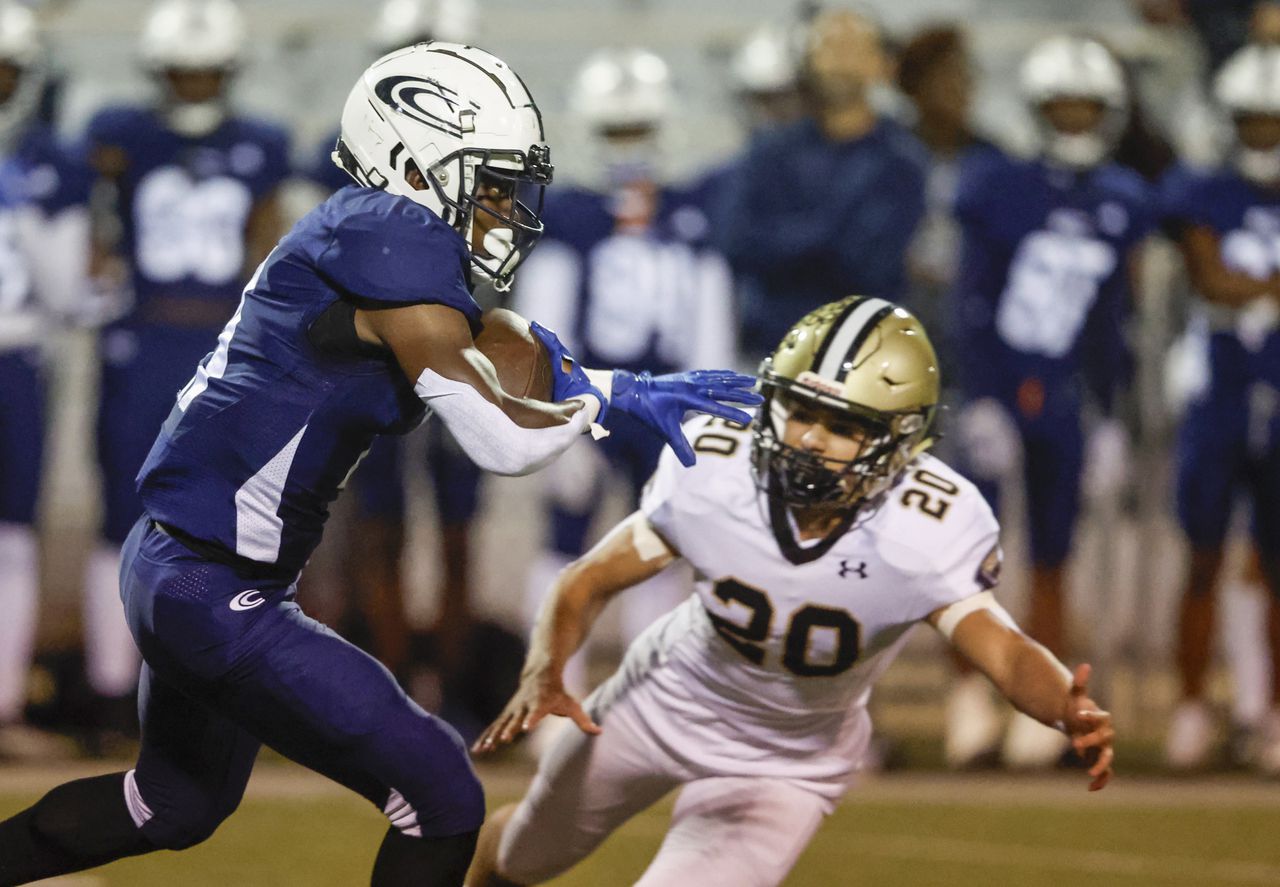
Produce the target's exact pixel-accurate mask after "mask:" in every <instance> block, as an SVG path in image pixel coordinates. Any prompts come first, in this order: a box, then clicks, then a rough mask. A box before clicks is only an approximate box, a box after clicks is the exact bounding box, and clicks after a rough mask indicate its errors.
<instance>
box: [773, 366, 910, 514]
mask: <svg viewBox="0 0 1280 887" xmlns="http://www.w3.org/2000/svg"><path fill="white" fill-rule="evenodd" d="M762 380H763V381H762V386H761V392H762V393H763V394H764V398H765V401H764V404H763V406H762V407H761V410H760V412H759V414H758V415H757V417H756V422H755V426H754V431H753V435H752V468H753V471H754V474H755V480H756V486H757V487H758V488H759V489H760V490H761V491H763V492H764V493H765V494H766V495H768V496H769V498H770V499H772V500H774V501H777V502H781V503H782V504H785V505H787V506H788V507H790V508H795V509H823V510H831V511H840V512H848V513H853V512H858V511H862V510H864V509H866V508H868V507H869V508H870V509H872V510H874V508H875V507H877V506H878V505H879V499H880V496H881V494H882V493H883V492H884V491H886V490H887V489H889V488H890V487H891V486H893V484H894V483H895V482H896V481H897V479H898V476H899V475H900V474H901V472H902V470H903V468H905V467H906V465H907V463H908V462H910V461H911V459H912V458H914V456H915V455H916V454H917V453H918V452H919V450H920V449H921V444H922V443H923V442H924V439H925V437H926V434H927V429H928V417H926V416H925V415H923V414H921V413H905V414H898V415H893V414H884V413H880V412H877V411H875V410H871V409H868V408H866V407H863V406H860V405H859V404H855V403H852V402H850V401H847V400H843V399H842V398H838V397H835V396H833V395H828V394H825V393H822V392H820V391H817V390H815V389H811V388H807V387H806V386H804V385H803V384H799V383H796V382H793V381H792V380H789V379H785V378H783V377H780V376H777V375H776V374H773V373H771V372H770V371H769V370H768V369H767V368H766V369H765V370H764V372H763V373H762ZM789 419H791V420H797V421H801V422H803V423H805V424H813V423H821V424H823V425H824V426H825V427H826V429H827V432H828V433H829V434H832V435H835V436H837V437H841V438H846V439H848V440H851V441H856V442H857V449H856V452H855V455H853V456H852V457H850V458H848V459H835V458H831V457H830V456H827V455H819V454H818V453H815V452H813V451H811V450H807V449H804V448H802V447H798V446H794V445H791V444H788V443H786V441H785V437H786V423H787V421H788V420H789Z"/></svg>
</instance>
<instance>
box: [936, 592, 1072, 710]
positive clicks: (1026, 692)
mask: <svg viewBox="0 0 1280 887" xmlns="http://www.w3.org/2000/svg"><path fill="white" fill-rule="evenodd" d="M951 643H952V644H953V645H954V646H955V648H956V649H957V650H958V651H959V652H960V654H961V655H962V656H964V657H965V658H966V659H968V660H969V661H970V662H972V663H973V665H974V667H976V668H977V669H978V670H979V671H981V672H982V673H983V674H985V675H986V676H987V677H988V678H989V679H990V680H991V683H993V684H994V685H995V686H996V689H997V690H999V691H1000V692H1001V693H1002V694H1003V695H1004V696H1005V698H1007V699H1008V700H1009V701H1010V702H1011V703H1013V705H1014V707H1015V708H1017V709H1018V710H1019V711H1021V712H1024V713H1026V714H1027V715H1030V716H1031V717H1033V718H1035V719H1036V720H1038V721H1040V722H1041V723H1043V724H1054V723H1056V722H1058V721H1060V720H1061V719H1062V710H1063V706H1064V705H1065V704H1066V700H1067V691H1068V690H1069V689H1070V688H1071V673H1070V672H1069V671H1067V669H1066V667H1065V666H1064V665H1062V663H1060V662H1059V661H1058V660H1057V659H1056V658H1055V657H1054V656H1053V654H1052V653H1050V652H1049V651H1048V650H1046V649H1045V648H1044V647H1042V646H1041V645H1040V644H1038V643H1036V642H1035V641H1034V640H1032V639H1031V638H1029V637H1027V636H1026V635H1025V634H1023V633H1022V632H1020V631H1018V630H1017V629H1015V628H1011V627H1009V626H1008V625H1005V624H1003V623H1002V622H1000V621H999V620H998V619H995V618H993V617H992V616H991V615H990V614H988V613H985V612H981V611H980V612H977V613H972V614H970V615H969V616H966V617H965V618H964V619H963V620H962V621H961V622H960V624H959V625H957V626H956V630H955V634H954V635H953V636H952V638H951Z"/></svg>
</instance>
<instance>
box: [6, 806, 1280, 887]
mask: <svg viewBox="0 0 1280 887" xmlns="http://www.w3.org/2000/svg"><path fill="white" fill-rule="evenodd" d="M30 800H32V799H31V798H30V797H27V796H14V795H0V816H3V815H7V813H9V812H11V811H13V810H16V809H18V808H19V807H20V806H22V805H24V804H26V803H29V802H30ZM503 800H505V799H502V798H495V799H493V800H492V801H491V804H492V805H493V806H496V805H497V804H499V803H501V802H502V801H503ZM668 812H669V806H667V805H662V806H660V807H659V808H655V810H653V811H650V812H648V813H646V814H643V815H641V816H640V817H638V818H637V819H636V820H634V821H633V822H631V823H630V824H628V826H627V827H626V828H625V829H623V830H622V831H621V832H619V833H618V834H617V835H615V836H614V837H613V838H612V839H611V840H610V841H609V842H607V843H606V844H605V845H604V846H603V847H602V848H601V849H600V850H599V851H598V852H597V853H596V854H595V855H594V856H593V857H592V858H590V859H588V860H587V861H586V862H585V863H583V864H582V865H581V866H579V867H578V868H577V869H576V870H575V871H573V872H571V873H570V874H569V875H567V876H565V877H564V878H561V879H560V880H558V881H556V882H555V883H556V884H557V885H560V887H608V885H613V884H630V883H632V881H634V879H635V878H636V877H637V876H638V875H639V874H640V872H642V871H643V870H644V867H645V865H646V863H647V861H648V860H649V858H650V857H651V856H652V854H653V853H654V851H655V850H656V849H657V847H658V844H659V843H660V841H661V838H662V833H663V829H664V828H665V827H666V819H667V815H668ZM384 828H385V820H383V818H382V817H381V816H380V815H379V814H378V813H377V812H376V811H374V810H373V809H372V808H371V807H369V806H368V805H367V804H365V803H364V802H363V801H360V800H358V799H355V798H343V797H332V796H324V797H319V798H296V799H286V798H275V799H265V798H261V797H258V798H254V797H250V798H249V799H247V800H246V801H245V803H244V805H243V806H242V807H241V809H240V810H239V811H238V812H237V813H236V815H235V816H233V817H232V818H231V819H230V820H229V821H228V822H227V823H225V824H224V825H223V827H222V828H221V829H220V830H219V831H218V833H217V835H215V836H214V838H213V839H211V840H210V841H208V842H207V843H205V844H203V845H201V846H199V847H196V848H193V849H191V850H187V851H184V852H182V853H180V854H179V853H162V854H156V855H152V856H149V857H145V858H141V859H134V860H126V861H123V862H119V863H116V864H114V865H112V866H109V867H107V868H104V869H100V870H98V871H97V872H96V873H95V874H96V875H97V876H98V877H99V878H100V879H101V880H100V881H99V882H96V883H105V884H107V885H111V887H126V885H127V887H160V885H164V887H172V885H179V887H232V885H234V887H256V885H264V887H265V885H272V887H279V885H283V887H290V885H307V887H329V885H333V887H339V885H341V887H350V885H359V884H367V883H368V871H369V866H370V863H371V860H372V858H373V854H374V850H375V848H376V846H377V843H378V840H379V838H380V836H381V834H382V832H383V830H384ZM1277 834H1280V813H1277V811H1276V809H1275V808H1270V809H1267V808H1259V807H1254V808H1252V809H1250V808H1248V807H1240V808H1230V807H1227V808H1214V809H1207V810H1196V809H1192V808H1187V807H1171V808H1159V807H1151V808H1145V807H1135V808H1116V807H1100V808H1098V809H1093V810H1089V809H1084V808H1080V807H1073V808H1069V809H1054V808H1049V807H1046V808H1043V809H1041V808H1034V807H1032V808H1018V809H1011V808H1007V807H1006V808H1002V807H992V806H987V805H983V804H981V803H975V804H973V805H968V804H947V805H933V804H927V805H912V804H910V803H906V802H903V803H882V802H876V803H852V804H847V805H845V806H843V807H841V808H840V809H839V810H838V811H837V812H836V814H835V815H834V816H833V817H831V819H829V820H828V821H827V823H826V824H825V825H824V827H823V829H822V830H821V831H820V832H819V833H818V836H817V838H816V839H815V840H814V842H813V843H812V844H811V845H810V847H809V849H808V851H807V852H806V853H805V854H804V856H803V857H802V858H801V860H800V862H799V864H798V865H797V867H796V869H795V872H794V874H793V876H792V878H791V879H790V880H789V881H788V882H787V883H788V884H791V885H801V887H804V885H814V887H830V885H834V884H840V885H843V884H857V885H881V884H885V885H919V887H933V885H937V887H943V885H946V887H969V885H974V887H977V885H982V887H988V885H1027V887H1038V885H1045V887H1049V885H1061V884H1075V883H1085V884H1088V885H1089V887H1163V885H1170V887H1173V885H1195V887H1217V885H1224V887H1228V885H1239V884H1275V883H1280V841H1277V840H1276V835H1277Z"/></svg>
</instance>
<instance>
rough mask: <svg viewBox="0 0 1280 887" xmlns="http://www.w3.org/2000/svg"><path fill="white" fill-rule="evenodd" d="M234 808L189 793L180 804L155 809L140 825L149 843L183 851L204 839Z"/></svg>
mask: <svg viewBox="0 0 1280 887" xmlns="http://www.w3.org/2000/svg"><path fill="white" fill-rule="evenodd" d="M234 809H235V808H234V807H233V808H231V809H227V807H226V805H222V804H219V803H218V802H217V801H216V800H214V799H212V798H207V797H201V796H196V795H193V796H191V797H188V798H184V799H183V801H182V804H181V805H174V806H171V807H169V808H167V809H163V810H158V811H157V812H156V814H155V815H154V816H152V817H151V818H150V819H148V820H147V821H146V822H145V823H143V825H142V832H143V834H145V835H146V836H147V839H148V840H149V841H151V843H153V844H155V845H156V846H157V847H160V848H162V849H165V850H185V849H186V848H188V847H194V846H195V845H196V844H199V843H201V842H203V841H207V840H208V839H209V838H210V837H212V835H213V833H214V832H215V831H217V829H218V826H220V825H222V823H223V821H224V820H225V819H226V818H227V817H228V816H230V815H231V813H232V812H233V810H234Z"/></svg>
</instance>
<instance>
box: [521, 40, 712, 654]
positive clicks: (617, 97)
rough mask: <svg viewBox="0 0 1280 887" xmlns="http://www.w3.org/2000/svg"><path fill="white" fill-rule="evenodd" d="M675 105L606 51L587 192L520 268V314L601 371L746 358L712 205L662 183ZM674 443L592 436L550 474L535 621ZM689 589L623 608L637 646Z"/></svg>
mask: <svg viewBox="0 0 1280 887" xmlns="http://www.w3.org/2000/svg"><path fill="white" fill-rule="evenodd" d="M674 102H675V97H674V95H673V91H672V88H671V77H670V73H669V70H668V68H667V64H666V62H665V61H664V60H663V59H662V58H661V57H659V56H658V55H656V54H654V53H652V52H650V51H648V50H645V49H640V48H635V47H631V48H622V49H606V50H601V51H599V52H597V53H595V54H593V55H592V56H591V57H589V58H588V59H587V60H586V61H585V62H584V63H583V65H582V67H581V68H580V69H579V70H578V72H577V74H576V76H575V78H574V80H573V83H572V86H571V89H570V95H569V110H570V113H571V114H572V115H573V118H574V120H575V122H576V124H577V125H578V126H579V127H580V128H581V129H582V130H583V131H584V132H585V135H586V139H585V142H584V144H585V145H586V146H587V151H588V152H589V153H590V154H591V155H592V156H591V157H590V159H589V160H588V161H587V162H586V163H584V173H585V175H584V177H583V178H584V179H585V181H584V183H583V184H582V185H581V186H578V187H571V188H567V189H564V190H558V191H555V192H552V193H551V194H550V195H548V199H547V205H546V209H545V210H544V212H543V214H542V215H543V220H544V222H545V224H546V227H547V234H546V237H545V238H544V242H543V243H542V245H541V247H540V248H539V250H538V253H537V254H536V255H535V256H533V257H532V258H531V259H530V260H529V262H528V264H527V265H526V266H525V268H524V270H523V272H522V273H521V277H520V283H519V285H518V286H517V287H516V299H515V307H516V309H517V310H518V311H519V312H520V313H521V314H523V315H525V316H526V317H538V318H545V319H547V322H548V323H553V322H554V324H555V329H557V330H561V331H563V332H564V334H565V335H564V341H565V342H566V344H569V345H570V346H571V347H572V349H573V351H574V352H575V353H577V354H579V356H580V357H581V359H582V360H583V361H584V362H586V363H587V364H588V365H591V366H616V367H621V368H624V369H629V370H632V371H639V370H640V369H642V368H644V367H653V368H654V369H655V371H661V372H673V371H676V370H683V369H688V368H690V367H694V366H730V365H732V363H733V360H734V353H733V352H734V349H733V345H734V343H733V328H734V317H733V306H732V287H731V284H730V275H729V270H728V267H727V265H726V264H725V262H724V259H723V258H722V257H721V256H720V255H719V253H717V252H715V251H714V250H713V249H712V248H711V247H710V246H709V245H708V243H707V241H706V237H707V233H708V231H707V225H708V223H707V219H706V216H705V215H704V213H703V211H702V209H701V208H699V207H698V206H696V205H695V204H693V203H691V202H690V201H689V199H688V198H687V196H686V195H685V194H683V193H682V192H681V191H680V190H679V189H677V188H674V187H671V186H668V185H664V184H663V183H662V164H663V157H662V151H663V146H664V135H665V133H666V131H667V130H668V129H669V120H670V117H671V115H672V112H673V110H674ZM620 430H621V429H620ZM661 448H662V447H661V441H659V440H656V439H655V438H653V437H652V436H651V435H645V434H640V433H632V432H627V433H618V434H614V435H612V436H611V437H609V438H606V439H605V440H603V441H601V442H600V445H599V446H589V445H587V443H586V442H585V441H584V442H583V443H582V444H579V445H578V446H577V447H574V448H573V449H572V450H571V451H570V452H568V453H567V454H565V457H564V458H563V459H560V460H558V461H557V462H556V464H555V465H553V466H551V467H550V468H549V469H548V470H547V472H546V473H545V475H544V478H545V480H546V482H547V494H548V500H549V501H548V506H549V511H550V516H551V520H550V527H551V531H550V534H549V537H550V538H549V539H548V540H547V546H546V550H545V551H544V552H543V554H542V556H541V558H540V559H539V561H538V562H536V563H535V564H534V566H533V568H532V569H531V570H530V571H529V578H528V586H527V590H528V594H527V596H526V604H527V605H528V606H526V614H525V615H526V617H527V620H528V622H529V624H530V625H532V622H533V618H534V616H535V615H536V613H537V610H538V606H539V604H540V603H541V601H542V599H543V598H544V597H545V595H546V591H547V589H548V588H549V587H550V585H551V583H552V581H553V580H554V578H555V576H556V574H557V573H559V572H560V570H562V569H563V568H564V567H565V566H567V565H568V564H569V562H570V561H572V560H573V559H575V558H577V557H578V556H580V555H581V554H582V553H583V552H584V551H586V548H587V543H588V541H589V538H588V537H589V533H590V530H591V526H592V523H593V522H594V520H595V518H596V516H597V514H598V513H599V510H600V506H601V503H602V501H603V500H604V493H605V490H606V488H607V485H608V481H609V480H610V479H611V478H614V479H617V480H620V481H622V482H623V483H625V484H626V486H627V488H628V492H629V495H630V503H631V504H632V505H634V504H635V503H637V502H639V497H640V490H641V488H642V487H643V486H644V483H645V481H646V480H648V478H649V476H650V475H652V474H653V471H654V469H655V468H656V467H657V464H658V456H659V453H660V452H661ZM686 594H687V591H685V590H682V588H681V584H680V583H679V582H672V581H670V578H669V577H661V579H660V580H658V581H655V583H654V584H652V586H651V587H648V588H647V589H646V591H645V593H644V594H640V595H636V596H635V599H634V602H633V603H632V602H628V604H627V605H626V607H625V608H624V610H623V613H622V622H623V625H622V632H623V634H624V635H625V636H626V639H627V640H630V639H631V638H633V637H635V636H636V635H637V634H639V633H640V631H641V630H642V629H643V628H644V627H645V626H647V625H648V624H649V623H650V622H652V621H653V620H654V619H655V618H656V617H657V616H659V615H660V614H661V613H663V612H665V611H666V610H667V609H669V608H670V607H672V606H674V605H675V604H676V603H677V602H678V601H679V599H680V598H681V597H684V596H685V595H686Z"/></svg>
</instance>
